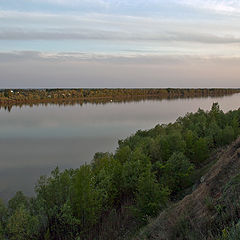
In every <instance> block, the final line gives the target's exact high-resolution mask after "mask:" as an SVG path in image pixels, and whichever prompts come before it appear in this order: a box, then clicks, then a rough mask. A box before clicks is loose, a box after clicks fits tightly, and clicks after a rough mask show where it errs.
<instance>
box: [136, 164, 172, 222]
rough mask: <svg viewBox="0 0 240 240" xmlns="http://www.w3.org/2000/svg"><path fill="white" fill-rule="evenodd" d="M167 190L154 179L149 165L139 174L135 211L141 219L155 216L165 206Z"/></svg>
mask: <svg viewBox="0 0 240 240" xmlns="http://www.w3.org/2000/svg"><path fill="white" fill-rule="evenodd" d="M168 196H169V191H168V190H167V188H163V187H161V186H160V184H159V183H158V182H157V181H156V178H155V175H154V174H153V173H152V172H151V165H148V166H147V167H146V169H145V171H144V172H143V173H142V174H141V175H140V177H139V180H138V185H137V192H136V213H137V214H138V216H139V217H140V218H141V219H142V220H144V221H145V220H146V219H147V217H148V216H157V214H158V213H159V211H160V210H161V209H162V208H163V207H165V206H166V203H167V201H168Z"/></svg>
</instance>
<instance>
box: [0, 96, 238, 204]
mask: <svg viewBox="0 0 240 240" xmlns="http://www.w3.org/2000/svg"><path fill="white" fill-rule="evenodd" d="M213 102H218V103H219V104H220V106H221V109H222V110H224V111H225V112H226V111H229V110H233V109H238V108H239V107H240V94H235V95H233V96H226V97H221V98H196V99H175V100H161V101H160V100H145V101H140V102H128V103H108V104H105V105H96V104H90V103H89V104H85V105H82V106H81V105H74V106H71V105H68V106H58V105H48V106H35V107H29V106H26V107H22V108H18V107H13V108H12V110H11V112H8V111H6V110H4V109H1V110H0V198H3V199H4V200H7V199H8V198H9V197H11V196H12V195H13V194H14V193H15V192H16V191H17V190H22V191H24V192H25V193H26V194H27V195H32V194H33V188H34V185H35V184H36V182H37V179H38V178H39V176H41V175H44V174H49V173H50V172H51V170H52V169H53V168H55V167H56V166H59V167H60V169H65V168H76V167H79V166H80V165H82V164H83V163H85V162H90V161H91V159H92V158H93V155H94V153H95V152H98V151H101V152H106V151H111V152H114V150H115V148H116V146H117V141H118V140H119V139H123V138H125V137H127V136H129V135H131V134H133V133H135V132H136V131H137V130H138V129H149V128H152V127H154V126H155V125H156V124H158V123H169V122H173V121H175V120H176V119H177V118H178V117H179V116H183V115H184V114H186V113H187V112H195V111H197V110H198V108H202V109H205V110H209V109H210V108H211V105H212V103H213Z"/></svg>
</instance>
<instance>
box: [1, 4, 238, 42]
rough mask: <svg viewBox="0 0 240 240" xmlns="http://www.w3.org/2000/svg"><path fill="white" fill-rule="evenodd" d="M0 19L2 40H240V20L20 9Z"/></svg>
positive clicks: (7, 12) (3, 14) (2, 15)
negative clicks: (28, 10) (179, 18)
mask: <svg viewBox="0 0 240 240" xmlns="http://www.w3.org/2000/svg"><path fill="white" fill-rule="evenodd" d="M195 1H196V0H195ZM0 19H2V22H3V24H2V27H1V28H0V40H58V41H62V40H84V39H85V40H86V39H90V40H109V41H116V40H117V41H159V42H169V44H170V42H198V43H207V44H232V43H239V42H240V33H239V23H238V21H231V22H228V21H221V23H216V22H212V21H203V22H196V21H195V22H192V21H188V20H176V19H162V18H156V17H136V16H135V17H134V16H124V15H111V14H94V13H92V14H82V15H76V14H75V15H74V14H49V13H41V12H30V13H29V12H18V11H0ZM12 23H14V24H12ZM220 24H221V27H219V25H220Z"/></svg>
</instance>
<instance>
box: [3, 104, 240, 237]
mask: <svg viewBox="0 0 240 240" xmlns="http://www.w3.org/2000/svg"><path fill="white" fill-rule="evenodd" d="M239 134H240V109H239V110H236V111H230V112H228V113H225V114H224V113H223V112H222V111H221V110H220V108H219V106H218V104H216V103H215V104H213V106H212V108H211V110H210V111H207V112H205V111H203V110H201V109H199V110H198V112H196V113H189V114H187V115H186V116H185V117H180V118H179V119H177V121H176V122H175V123H170V124H168V125H157V126H156V127H155V128H153V129H151V130H148V131H138V132H137V133H136V134H135V135H133V136H130V137H129V138H127V139H125V140H121V141H119V146H118V148H117V150H116V152H115V153H114V154H111V153H96V154H95V156H94V159H93V161H92V163H91V164H89V165H83V166H81V167H80V168H78V169H75V170H73V169H69V170H65V171H64V172H59V170H58V168H56V169H55V170H54V171H53V172H52V174H51V176H50V177H41V178H40V179H39V182H38V184H37V185H36V187H35V191H36V196H35V197H34V198H27V197H26V196H24V195H23V194H22V193H21V192H18V193H17V194H16V195H15V196H14V197H13V198H12V199H11V200H10V201H9V202H8V205H7V206H6V207H5V205H4V204H0V239H11V240H15V239H16V240H17V239H18V240H21V239H30V240H31V239H45V240H47V239H60V240H61V239H62V240H65V239H66V240H68V239H126V238H127V237H129V236H131V233H133V232H134V231H136V230H137V229H138V228H139V227H140V226H142V225H144V224H146V223H147V222H148V220H149V218H150V217H155V216H157V215H158V214H159V212H160V211H162V210H163V209H165V208H166V207H167V206H169V205H170V204H171V202H176V201H177V200H179V199H181V198H182V197H183V196H184V195H185V194H187V193H189V191H191V189H192V186H193V185H194V184H195V183H196V182H197V181H199V178H200V177H201V176H202V175H201V174H202V169H204V168H205V167H206V165H207V164H209V162H208V159H209V156H211V155H212V154H213V153H214V152H215V151H216V149H218V148H220V147H222V146H225V145H227V144H229V143H231V142H232V141H233V140H234V139H236V138H237V136H239ZM226 189H227V188H226ZM226 191H228V190H226ZM229 191H230V190H229ZM229 195H230V194H229ZM224 200H226V198H223V201H224ZM233 229H234V230H233V231H235V230H236V231H239V228H238V225H236V226H233ZM226 231H227V230H226ZM228 231H230V229H228ZM229 236H230V235H229ZM219 237H224V236H222V235H221V236H219ZM183 239H184V238H183ZM189 239H190V238H189ZM229 239H230V238H229Z"/></svg>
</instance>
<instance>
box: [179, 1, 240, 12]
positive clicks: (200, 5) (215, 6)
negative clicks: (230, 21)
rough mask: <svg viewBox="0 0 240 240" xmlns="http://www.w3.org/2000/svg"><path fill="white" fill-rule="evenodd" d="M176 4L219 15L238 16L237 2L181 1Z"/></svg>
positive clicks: (238, 7) (238, 3) (239, 5)
mask: <svg viewBox="0 0 240 240" xmlns="http://www.w3.org/2000/svg"><path fill="white" fill-rule="evenodd" d="M177 3H179V4H182V5H185V6H189V7H193V8H196V9H203V10H207V11H212V12H214V13H219V14H228V15H240V2H239V0H182V1H177Z"/></svg>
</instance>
